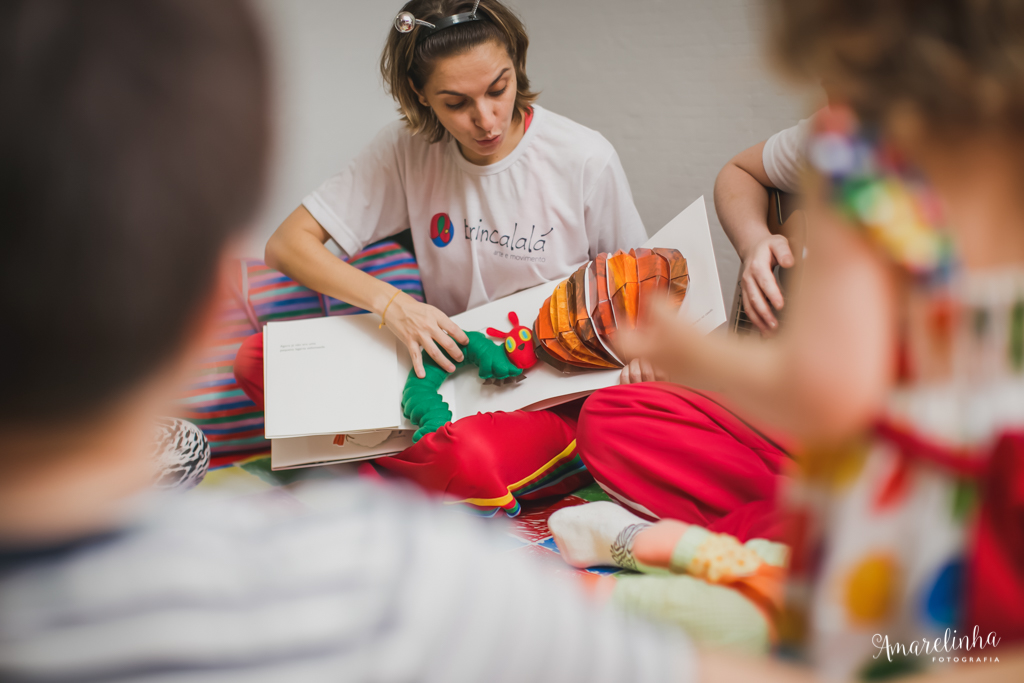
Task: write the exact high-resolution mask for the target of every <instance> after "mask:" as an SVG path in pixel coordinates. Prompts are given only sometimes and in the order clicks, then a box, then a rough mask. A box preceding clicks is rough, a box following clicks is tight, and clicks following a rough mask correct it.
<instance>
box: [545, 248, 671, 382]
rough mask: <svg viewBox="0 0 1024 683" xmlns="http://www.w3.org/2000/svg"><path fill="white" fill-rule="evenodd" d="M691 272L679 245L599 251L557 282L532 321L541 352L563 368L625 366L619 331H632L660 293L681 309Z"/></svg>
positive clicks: (549, 360) (642, 319)
mask: <svg viewBox="0 0 1024 683" xmlns="http://www.w3.org/2000/svg"><path fill="white" fill-rule="evenodd" d="M689 283H690V275H689V273H688V271H687V269H686V259H685V258H683V255H682V254H680V253H679V252H678V251H677V250H675V249H631V250H630V252H629V253H628V254H627V253H625V252H623V251H619V252H616V253H615V254H601V255H600V256H598V257H597V259H595V260H594V261H591V262H590V263H588V264H587V265H585V266H580V269H579V270H577V271H576V272H575V273H573V274H572V275H571V276H570V277H569V279H568V280H565V281H564V282H561V283H559V285H558V287H556V288H555V291H554V293H553V294H552V295H551V296H550V297H548V298H547V300H545V301H544V305H542V306H541V308H540V313H539V314H538V316H537V322H535V323H534V326H533V328H534V336H535V337H536V339H537V352H538V356H539V357H540V358H542V359H543V360H544V361H545V362H547V363H548V364H549V365H552V366H554V367H556V368H558V369H560V370H571V369H579V368H584V369H609V368H621V367H622V361H620V360H619V359H618V357H616V355H615V352H614V351H613V350H612V349H613V346H614V343H615V333H616V331H618V330H634V329H636V327H637V325H638V324H639V323H642V322H643V321H644V319H645V317H646V316H647V314H648V311H649V310H650V306H651V302H652V301H654V300H655V299H656V298H658V297H662V298H665V299H667V300H668V302H669V304H670V305H672V306H674V307H676V308H678V307H679V306H680V305H681V304H682V303H683V299H684V298H685V297H686V288H687V287H688V286H689Z"/></svg>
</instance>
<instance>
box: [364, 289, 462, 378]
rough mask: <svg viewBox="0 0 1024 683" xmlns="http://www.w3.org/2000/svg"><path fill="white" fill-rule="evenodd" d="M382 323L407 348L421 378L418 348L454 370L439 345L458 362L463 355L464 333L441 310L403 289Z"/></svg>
mask: <svg viewBox="0 0 1024 683" xmlns="http://www.w3.org/2000/svg"><path fill="white" fill-rule="evenodd" d="M384 324H385V327H387V328H388V329H389V330H391V333H392V334H394V335H395V336H396V337H398V338H399V340H401V342H402V343H403V344H405V348H406V349H408V350H409V357H410V358H411V359H412V367H413V370H415V371H416V376H417V377H419V378H420V379H422V378H424V377H426V373H425V372H424V371H423V356H422V354H421V353H420V351H426V352H427V355H429V356H430V357H431V358H433V359H434V361H435V362H436V363H437V364H438V365H439V366H441V368H443V369H444V370H445V372H455V365H454V364H453V363H452V362H451V361H450V360H448V359H447V358H445V356H444V354H443V353H441V349H439V348H438V345H440V346H441V347H442V348H444V350H445V351H447V352H448V355H449V356H451V357H452V358H454V359H455V360H456V361H458V362H460V363H461V362H462V360H463V359H464V358H465V356H464V354H463V353H462V349H461V348H459V344H461V345H462V346H466V345H467V344H469V337H467V336H466V333H465V332H463V331H462V330H461V329H460V328H459V326H458V325H456V324H455V323H453V322H452V321H451V319H450V318H449V317H448V316H446V315H445V314H444V313H442V312H441V311H440V310H438V309H436V308H434V307H433V306H431V305H430V304H425V303H422V302H419V301H416V299H413V298H412V297H411V296H409V295H408V294H406V293H405V292H399V293H398V295H397V296H395V298H394V299H393V300H392V301H391V305H390V306H388V308H387V311H386V312H385V314H384ZM456 342H458V343H456Z"/></svg>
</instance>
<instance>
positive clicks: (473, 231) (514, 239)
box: [463, 219, 555, 262]
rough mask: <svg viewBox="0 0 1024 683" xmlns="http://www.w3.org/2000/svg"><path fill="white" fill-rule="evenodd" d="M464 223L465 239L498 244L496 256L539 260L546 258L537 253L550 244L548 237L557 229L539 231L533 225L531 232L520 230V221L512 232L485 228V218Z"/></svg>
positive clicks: (540, 252) (541, 252)
mask: <svg viewBox="0 0 1024 683" xmlns="http://www.w3.org/2000/svg"><path fill="white" fill-rule="evenodd" d="M463 225H464V233H465V234H464V237H465V239H467V240H469V241H471V242H486V243H487V244H493V245H495V246H497V247H498V249H497V251H495V252H494V253H495V255H496V256H504V257H505V258H513V259H516V260H524V261H526V260H528V261H539V262H543V261H544V260H545V259H544V258H543V257H541V256H537V254H543V253H544V251H545V249H547V244H548V241H547V237H548V235H550V234H551V233H552V232H554V231H555V229H554V228H548V229H547V230H546V231H544V230H542V231H540V232H538V230H537V226H536V225H531V226H530V231H529V232H527V231H526V229H525V228H524V229H523V230H522V231H520V229H519V223H516V224H515V225H514V227H513V228H512V232H511V233H504V232H502V231H501V230H498V229H493V230H492V229H488V228H485V227H484V222H483V219H481V220H480V223H479V225H470V224H469V221H467V220H464V221H463Z"/></svg>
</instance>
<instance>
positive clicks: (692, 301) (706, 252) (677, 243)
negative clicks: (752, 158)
mask: <svg viewBox="0 0 1024 683" xmlns="http://www.w3.org/2000/svg"><path fill="white" fill-rule="evenodd" d="M644 246H645V247H649V248H653V247H668V248H671V249H678V250H679V251H680V252H681V253H682V255H683V257H684V258H685V259H686V267H687V269H688V270H689V273H690V286H689V288H688V289H687V290H686V298H685V299H683V305H682V308H680V309H679V315H681V316H683V317H684V318H686V319H687V320H689V321H690V322H692V323H693V324H694V326H695V327H696V328H697V331H699V332H702V333H704V334H707V333H709V332H711V331H712V330H714V329H715V328H717V327H719V326H720V325H724V324H725V322H726V321H727V320H728V316H727V315H726V312H725V300H724V299H723V298H722V285H721V283H720V282H719V280H718V266H717V264H716V263H715V249H714V247H713V246H712V244H711V227H710V226H709V225H708V214H707V209H706V208H705V206H704V197H700V198H699V199H697V201H695V202H694V203H692V204H690V205H689V206H688V207H686V209H684V210H683V212H682V213H681V214H679V215H678V216H676V217H675V218H673V219H672V220H671V221H669V223H668V225H666V226H665V227H664V228H662V229H661V230H659V231H658V232H657V234H656V235H654V237H652V238H651V239H649V240H647V243H646V244H645V245H644Z"/></svg>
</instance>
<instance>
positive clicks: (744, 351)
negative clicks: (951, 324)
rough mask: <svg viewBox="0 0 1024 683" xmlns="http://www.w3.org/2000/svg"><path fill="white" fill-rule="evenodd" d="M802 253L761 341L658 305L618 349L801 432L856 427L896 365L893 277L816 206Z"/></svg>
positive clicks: (879, 398) (834, 432)
mask: <svg viewBox="0 0 1024 683" xmlns="http://www.w3.org/2000/svg"><path fill="white" fill-rule="evenodd" d="M808 223H809V224H810V225H812V226H813V229H811V230H809V231H808V233H809V234H808V258H807V261H806V264H805V271H804V274H803V277H802V280H801V282H800V288H799V290H798V292H797V293H796V296H791V297H790V298H791V303H790V308H791V310H790V313H789V316H790V317H789V318H787V326H786V329H785V330H783V332H782V333H781V334H780V335H779V337H778V338H777V339H774V340H771V341H767V342H762V341H759V340H752V339H747V340H742V339H737V338H735V337H721V336H717V335H716V336H713V337H702V336H700V335H698V334H696V333H695V332H694V331H693V330H692V329H691V328H690V326H688V325H685V324H683V323H681V322H680V321H679V320H678V318H676V317H675V316H674V315H672V314H671V313H669V312H668V311H662V312H661V313H660V315H656V316H652V318H653V319H652V321H651V324H650V325H649V327H648V328H647V329H645V330H642V331H641V332H639V333H635V334H632V335H623V336H622V340H621V342H622V350H623V352H624V353H625V354H626V355H627V356H629V357H631V358H632V357H642V358H646V359H647V360H649V361H650V362H651V363H653V365H654V366H655V367H658V368H661V369H663V370H664V371H666V372H668V373H669V375H670V376H671V377H672V379H673V380H675V381H677V382H680V383H683V384H687V385H689V386H693V387H696V388H704V389H709V390H714V391H720V392H722V393H723V394H724V395H725V397H726V398H727V399H728V400H729V402H730V403H731V404H732V405H734V406H735V407H736V408H738V409H739V410H741V411H742V412H744V413H745V414H746V415H748V416H750V417H751V418H754V419H755V420H761V421H764V422H766V423H768V424H772V425H774V426H775V427H777V428H779V429H782V430H784V431H787V432H788V433H790V434H791V435H792V436H794V437H796V438H798V439H803V440H814V439H820V438H836V437H839V436H844V435H846V434H849V433H851V432H852V431H854V430H857V429H860V428H863V427H864V426H865V424H866V423H867V422H868V421H869V420H870V419H872V418H873V417H874V416H875V415H876V414H877V412H878V410H879V409H880V407H881V405H882V402H883V400H884V398H885V395H886V392H887V391H888V388H889V386H890V385H891V382H892V377H893V370H894V367H895V362H894V358H895V353H894V352H895V328H896V324H895V315H896V313H895V311H896V305H895V298H896V288H897V285H896V282H895V278H894V275H893V272H892V270H891V267H890V266H889V265H888V264H887V263H886V262H885V261H884V260H883V259H882V258H881V257H880V256H879V255H878V254H876V253H875V251H874V250H873V249H872V247H871V246H870V245H869V244H868V243H867V242H866V241H865V240H863V239H862V238H861V237H859V236H858V235H857V234H855V233H854V231H853V230H851V229H850V228H849V227H848V226H846V225H843V224H841V223H840V222H839V220H838V218H837V217H836V216H835V215H834V214H833V213H831V212H829V211H827V210H825V209H824V208H823V207H820V206H811V207H809V210H808Z"/></svg>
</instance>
